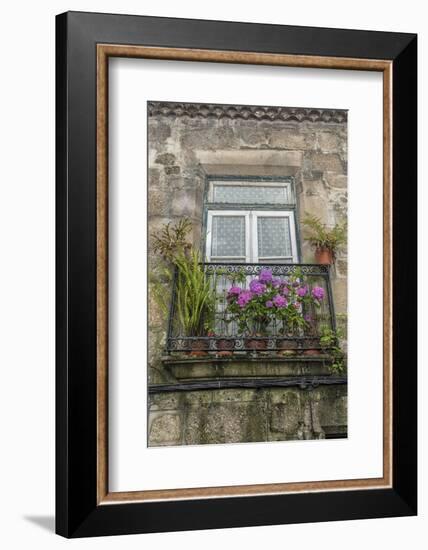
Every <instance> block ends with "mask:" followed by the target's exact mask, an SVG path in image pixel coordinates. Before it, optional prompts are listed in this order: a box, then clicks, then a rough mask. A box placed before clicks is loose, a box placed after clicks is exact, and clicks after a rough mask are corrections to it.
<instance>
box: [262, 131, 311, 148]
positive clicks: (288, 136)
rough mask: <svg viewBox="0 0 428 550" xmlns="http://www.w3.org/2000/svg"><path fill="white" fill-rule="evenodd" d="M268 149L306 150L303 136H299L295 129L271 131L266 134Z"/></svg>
mask: <svg viewBox="0 0 428 550" xmlns="http://www.w3.org/2000/svg"><path fill="white" fill-rule="evenodd" d="M268 136H269V147H272V148H274V149H297V150H303V149H306V148H307V147H306V139H305V135H304V134H301V133H300V132H299V130H296V129H295V128H292V129H290V128H284V129H282V130H273V131H272V132H269V133H268Z"/></svg>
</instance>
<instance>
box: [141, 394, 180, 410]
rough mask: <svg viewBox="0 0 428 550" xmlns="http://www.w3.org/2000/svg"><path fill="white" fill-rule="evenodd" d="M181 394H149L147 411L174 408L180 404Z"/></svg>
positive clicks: (177, 407)
mask: <svg viewBox="0 0 428 550" xmlns="http://www.w3.org/2000/svg"><path fill="white" fill-rule="evenodd" d="M182 397H183V394H182V393H180V392H174V393H169V392H168V393H167V392H165V393H155V394H154V395H151V396H149V401H150V404H149V411H150V412H153V411H166V410H176V409H179V408H181V406H182V401H183V400H182Z"/></svg>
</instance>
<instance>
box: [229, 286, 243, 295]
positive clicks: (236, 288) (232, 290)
mask: <svg viewBox="0 0 428 550" xmlns="http://www.w3.org/2000/svg"><path fill="white" fill-rule="evenodd" d="M228 294H230V295H231V296H232V295H235V296H239V295H240V294H241V289H240V288H239V286H231V287H230V288H229V292H228Z"/></svg>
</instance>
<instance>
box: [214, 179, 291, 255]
mask: <svg viewBox="0 0 428 550" xmlns="http://www.w3.org/2000/svg"><path fill="white" fill-rule="evenodd" d="M208 203H211V208H212V209H211V208H210V204H208V212H207V233H206V257H207V261H210V262H242V263H259V262H267V263H268V262H271V263H297V262H298V251H297V242H296V226H295V215H294V197H293V190H292V187H291V182H290V181H272V180H266V181H265V180H261V181H260V180H257V181H251V180H249V181H246V180H232V181H229V180H227V181H223V180H212V181H210V187H209V192H208ZM227 206H229V208H228V207H227ZM269 206H270V207H271V208H269ZM249 207H252V208H249ZM220 208H221V209H220ZM262 208H266V209H262Z"/></svg>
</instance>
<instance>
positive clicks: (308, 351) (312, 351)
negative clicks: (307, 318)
mask: <svg viewBox="0 0 428 550" xmlns="http://www.w3.org/2000/svg"><path fill="white" fill-rule="evenodd" d="M319 345H320V341H319V338H314V339H313V340H308V341H307V343H306V347H305V350H304V352H303V355H320V354H322V351H321V350H320V349H319ZM312 346H313V347H312Z"/></svg>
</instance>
